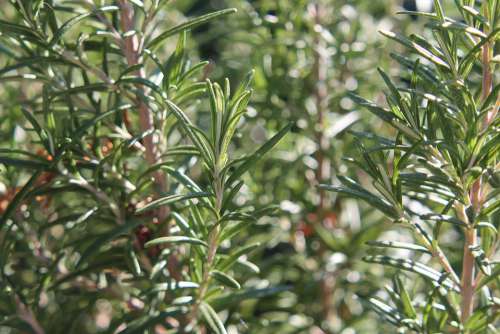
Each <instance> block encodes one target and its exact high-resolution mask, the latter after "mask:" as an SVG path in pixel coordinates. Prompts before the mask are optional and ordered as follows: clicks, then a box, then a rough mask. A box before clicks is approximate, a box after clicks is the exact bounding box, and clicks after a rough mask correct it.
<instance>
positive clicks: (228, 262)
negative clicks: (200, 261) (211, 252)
mask: <svg viewBox="0 0 500 334" xmlns="http://www.w3.org/2000/svg"><path fill="white" fill-rule="evenodd" d="M259 246H260V243H259V242H257V243H253V244H250V245H246V246H242V247H240V248H238V249H236V250H235V251H233V252H231V254H229V256H228V257H227V258H225V259H224V260H223V261H222V262H221V263H220V265H218V266H217V267H218V268H219V269H220V270H222V271H226V270H228V269H229V268H231V266H232V265H233V264H234V263H235V262H236V260H238V258H239V257H240V256H242V255H247V254H249V253H251V252H252V251H253V250H255V249H256V248H258V247H259Z"/></svg>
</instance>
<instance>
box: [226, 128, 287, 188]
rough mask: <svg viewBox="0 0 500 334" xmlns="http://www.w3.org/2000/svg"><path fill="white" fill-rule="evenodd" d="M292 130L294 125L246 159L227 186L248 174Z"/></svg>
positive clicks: (279, 133) (280, 132) (281, 131)
mask: <svg viewBox="0 0 500 334" xmlns="http://www.w3.org/2000/svg"><path fill="white" fill-rule="evenodd" d="M291 128H292V123H289V124H288V125H287V126H285V127H284V128H283V129H281V130H280V131H278V133H277V134H275V135H274V136H273V137H272V138H271V139H269V140H268V141H267V142H266V143H264V144H263V145H262V146H261V147H260V148H259V149H258V150H257V151H255V152H254V153H253V154H252V155H251V156H249V157H248V158H246V159H245V161H244V162H243V163H242V164H241V165H239V166H238V167H237V168H236V170H235V171H234V172H232V173H231V175H230V176H229V178H228V180H227V182H226V184H228V185H231V184H232V183H233V182H234V181H236V180H238V179H239V178H240V177H241V176H242V175H243V174H244V173H245V172H247V171H248V170H249V169H250V168H251V167H253V166H254V165H255V163H256V162H257V161H259V160H260V159H261V158H262V157H263V156H264V154H266V153H267V152H268V151H269V150H271V149H272V148H273V147H274V146H275V145H276V144H277V143H278V142H279V141H280V140H281V139H282V138H283V137H284V136H285V135H286V134H287V133H288V131H289V130H290V129H291Z"/></svg>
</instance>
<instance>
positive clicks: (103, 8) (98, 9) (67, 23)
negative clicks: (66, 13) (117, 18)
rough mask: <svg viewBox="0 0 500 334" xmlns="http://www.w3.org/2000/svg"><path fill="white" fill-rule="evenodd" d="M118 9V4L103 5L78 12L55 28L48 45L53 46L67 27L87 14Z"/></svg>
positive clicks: (84, 17) (87, 15) (73, 24)
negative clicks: (78, 13)
mask: <svg viewBox="0 0 500 334" xmlns="http://www.w3.org/2000/svg"><path fill="white" fill-rule="evenodd" d="M119 9H120V8H119V7H118V6H103V7H100V8H97V9H96V10H95V11H93V12H89V13H84V14H80V15H77V16H75V17H72V18H71V19H69V20H68V21H66V22H64V23H63V25H62V26H61V27H60V28H59V30H57V31H56V32H55V34H54V36H53V37H52V39H51V40H50V42H49V45H48V47H49V48H53V47H54V45H56V44H57V43H58V42H59V41H60V40H61V38H62V37H63V35H64V34H65V33H66V32H67V31H68V30H69V29H71V28H72V27H73V26H75V25H76V24H77V23H78V22H80V21H82V20H84V19H86V18H87V17H89V16H92V15H94V14H95V13H96V12H112V11H118V10H119Z"/></svg>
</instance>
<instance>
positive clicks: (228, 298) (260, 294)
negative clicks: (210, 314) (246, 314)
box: [210, 286, 291, 310]
mask: <svg viewBox="0 0 500 334" xmlns="http://www.w3.org/2000/svg"><path fill="white" fill-rule="evenodd" d="M290 289H291V287H289V286H272V287H268V288H252V289H247V290H240V291H231V292H230V293H227V294H225V295H222V296H217V297H215V298H212V299H210V304H211V305H212V306H213V308H214V309H216V310H223V309H227V308H229V307H231V306H234V305H238V304H239V303H240V302H242V301H244V300H248V299H262V298H265V297H269V296H274V295H277V294H279V293H281V292H284V291H288V290H290Z"/></svg>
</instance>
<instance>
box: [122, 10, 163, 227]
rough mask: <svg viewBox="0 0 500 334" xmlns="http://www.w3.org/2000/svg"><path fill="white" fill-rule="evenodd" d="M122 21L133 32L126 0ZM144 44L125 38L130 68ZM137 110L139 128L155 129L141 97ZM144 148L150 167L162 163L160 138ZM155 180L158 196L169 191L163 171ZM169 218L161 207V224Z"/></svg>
mask: <svg viewBox="0 0 500 334" xmlns="http://www.w3.org/2000/svg"><path fill="white" fill-rule="evenodd" d="M119 4H120V9H121V10H120V21H121V28H122V30H123V32H128V31H132V30H133V29H134V7H133V5H132V4H131V3H129V2H128V1H125V0H120V2H119ZM141 44H142V42H141V41H140V40H139V38H138V36H137V34H133V35H131V36H127V37H125V38H123V43H122V45H123V53H124V54H125V57H126V59H127V64H128V66H134V65H137V64H139V63H140V62H141V50H140V45H141ZM135 75H137V76H138V77H140V78H145V77H146V73H145V71H144V68H141V69H139V70H137V71H136V73H135ZM137 89H139V90H141V91H142V92H143V93H144V95H146V96H147V94H148V90H147V89H146V88H144V87H143V86H142V85H138V86H137ZM135 103H136V106H137V109H138V111H139V126H140V130H141V132H146V131H149V130H151V129H153V128H154V124H153V113H152V112H151V110H150V109H149V107H148V105H147V104H146V102H144V100H143V99H142V98H140V97H137V98H136V100H135ZM144 148H145V155H146V161H147V162H148V163H149V164H150V165H154V164H157V163H159V162H161V158H160V154H161V152H160V149H159V136H158V134H156V133H153V134H151V135H149V136H146V137H145V138H144ZM154 179H155V184H156V191H157V193H158V194H162V193H164V192H166V191H167V189H168V187H167V177H166V175H165V173H163V172H162V171H157V172H155V173H154ZM167 216H168V208H167V207H161V208H160V209H159V211H158V219H159V221H160V222H162V221H163V220H165V219H166V217H167Z"/></svg>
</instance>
